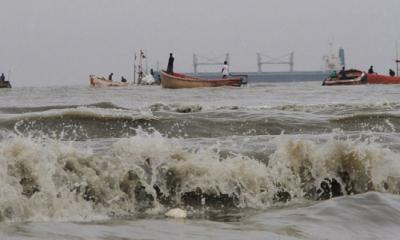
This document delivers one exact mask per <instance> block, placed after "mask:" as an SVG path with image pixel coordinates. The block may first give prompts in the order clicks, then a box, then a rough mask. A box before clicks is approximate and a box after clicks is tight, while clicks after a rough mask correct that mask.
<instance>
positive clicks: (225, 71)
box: [221, 61, 229, 78]
mask: <svg viewBox="0 0 400 240" xmlns="http://www.w3.org/2000/svg"><path fill="white" fill-rule="evenodd" d="M221 73H222V78H227V77H228V76H229V66H228V62H227V61H225V62H224V66H223V67H222V70H221Z"/></svg>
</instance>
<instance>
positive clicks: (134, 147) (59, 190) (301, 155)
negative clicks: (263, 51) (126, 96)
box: [0, 130, 400, 221]
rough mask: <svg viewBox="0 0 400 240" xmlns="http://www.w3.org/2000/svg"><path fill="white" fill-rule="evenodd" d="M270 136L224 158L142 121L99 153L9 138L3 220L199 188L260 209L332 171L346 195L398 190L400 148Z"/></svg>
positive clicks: (78, 213)
mask: <svg viewBox="0 0 400 240" xmlns="http://www.w3.org/2000/svg"><path fill="white" fill-rule="evenodd" d="M273 143H274V144H275V150H274V151H273V152H272V153H271V154H267V153H266V156H269V157H268V159H266V160H265V161H264V162H268V164H265V163H263V162H259V161H258V160H255V159H252V158H250V157H247V156H244V155H242V154H234V153H231V154H228V155H227V156H225V157H222V155H221V153H220V148H219V145H218V144H216V145H213V146H208V147H198V148H190V149H187V148H186V147H185V145H183V144H182V141H181V140H178V139H170V138H166V137H163V136H162V135H161V134H160V133H158V132H153V133H151V134H149V133H144V132H142V131H140V130H138V135H137V136H134V137H131V138H126V139H121V140H119V141H117V142H116V143H115V144H113V145H112V146H110V148H109V150H108V151H105V152H102V153H101V154H97V153H94V152H93V151H92V150H90V149H84V148H80V147H74V146H73V145H71V144H67V143H63V142H60V141H56V140H49V139H40V140H39V139H31V138H23V137H13V138H11V139H10V138H9V139H8V142H5V141H3V142H2V145H1V152H0V185H1V188H0V213H1V216H2V219H3V220H5V221H26V220H29V221H48V220H57V221H92V220H97V219H107V218H109V217H118V216H120V217H125V216H132V215H136V214H137V213H139V212H143V211H144V212H146V213H147V214H160V213H163V212H164V211H165V209H164V208H165V205H170V206H172V207H174V206H180V207H182V208H185V207H187V204H189V205H190V204H191V202H190V200H191V199H190V198H189V200H188V198H187V196H188V195H185V194H187V193H198V194H200V196H201V198H202V199H201V203H200V204H201V205H213V206H214V207H218V208H219V207H224V206H223V205H229V204H234V206H235V207H239V208H245V207H250V208H266V207H269V206H271V205H273V204H275V203H277V202H278V201H288V200H290V199H292V200H293V199H303V198H310V195H311V196H314V197H311V198H312V199H315V198H318V196H319V194H320V193H318V189H320V186H321V183H322V182H323V181H326V179H327V178H328V179H332V178H335V179H337V181H338V182H339V183H340V184H341V185H340V188H341V191H342V192H343V194H348V193H362V192H366V191H370V190H373V191H380V192H390V193H396V194H397V193H399V190H400V188H399V186H400V174H399V172H400V163H398V161H396V159H397V153H396V152H394V151H393V150H390V149H388V148H385V147H383V146H381V145H380V144H379V143H375V142H371V141H368V140H366V141H364V140H360V139H356V140H344V141H343V140H335V139H333V138H332V139H330V140H328V141H327V142H325V143H318V142H315V141H312V140H306V139H301V138H293V137H290V136H278V137H276V138H275V140H273ZM344 172H346V175H344ZM154 186H157V187H158V190H156V188H154ZM348 188H349V189H351V192H347V190H348ZM160 193H162V197H160ZM328 194H330V193H328ZM191 196H196V195H191ZM185 197H186V200H184V199H185ZM218 198H219V200H218V201H217V202H215V201H216V200H215V199H218ZM192 201H194V203H195V202H196V199H192Z"/></svg>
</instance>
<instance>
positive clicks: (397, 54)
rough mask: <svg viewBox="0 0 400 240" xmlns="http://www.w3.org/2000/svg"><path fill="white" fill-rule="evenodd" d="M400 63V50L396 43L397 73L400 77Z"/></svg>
mask: <svg viewBox="0 0 400 240" xmlns="http://www.w3.org/2000/svg"><path fill="white" fill-rule="evenodd" d="M399 63H400V59H399V48H398V45H397V42H396V72H397V76H399Z"/></svg>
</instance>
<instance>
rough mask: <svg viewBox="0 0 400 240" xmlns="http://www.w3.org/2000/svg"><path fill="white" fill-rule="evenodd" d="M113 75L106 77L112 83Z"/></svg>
mask: <svg viewBox="0 0 400 240" xmlns="http://www.w3.org/2000/svg"><path fill="white" fill-rule="evenodd" d="M113 75H114V73H110V75H108V80H110V81H112V77H113Z"/></svg>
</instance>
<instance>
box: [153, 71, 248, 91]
mask: <svg viewBox="0 0 400 240" xmlns="http://www.w3.org/2000/svg"><path fill="white" fill-rule="evenodd" d="M160 75H161V86H162V87H163V88H172V89H179V88H204V87H222V86H233V87H240V86H242V84H243V81H244V77H230V78H224V79H212V80H207V79H201V78H195V77H190V76H187V75H183V74H178V73H173V74H168V73H166V72H165V71H162V72H161V74H160Z"/></svg>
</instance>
